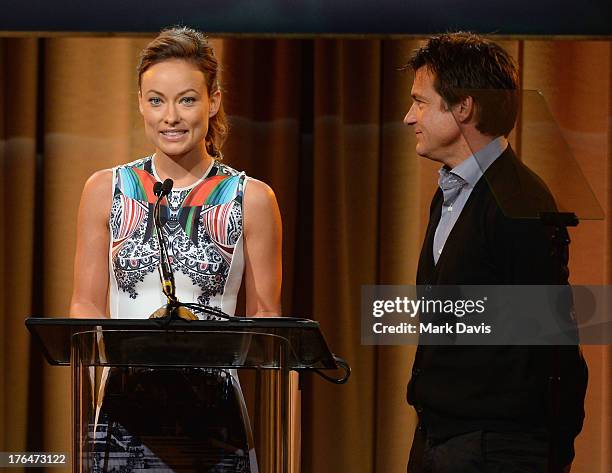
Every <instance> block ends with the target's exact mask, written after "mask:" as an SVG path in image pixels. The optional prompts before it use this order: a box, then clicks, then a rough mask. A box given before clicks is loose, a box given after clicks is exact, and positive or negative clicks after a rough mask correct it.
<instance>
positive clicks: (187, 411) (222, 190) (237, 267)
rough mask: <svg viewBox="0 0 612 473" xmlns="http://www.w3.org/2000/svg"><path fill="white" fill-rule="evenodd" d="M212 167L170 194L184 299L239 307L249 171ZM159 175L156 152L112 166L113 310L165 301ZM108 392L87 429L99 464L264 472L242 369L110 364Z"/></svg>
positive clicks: (165, 205)
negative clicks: (157, 222)
mask: <svg viewBox="0 0 612 473" xmlns="http://www.w3.org/2000/svg"><path fill="white" fill-rule="evenodd" d="M204 176H205V177H203V178H202V179H201V180H199V181H198V182H196V183H195V184H193V185H191V186H189V187H185V188H177V189H173V190H172V192H171V194H170V195H169V196H168V197H167V198H165V199H164V200H162V207H161V221H162V226H163V231H162V233H163V235H164V238H165V239H166V244H167V247H168V255H169V259H170V262H171V265H172V268H173V270H174V275H175V281H176V293H177V296H178V298H179V300H181V301H183V302H197V303H200V304H204V305H208V306H212V307H216V308H219V309H221V310H223V311H224V312H225V313H228V314H230V315H231V314H233V313H234V311H235V308H236V298H237V295H238V289H239V288H240V283H241V280H242V273H243V269H244V258H243V218H242V199H243V193H244V189H245V185H246V183H247V180H248V178H247V177H246V176H245V174H244V173H238V172H237V171H235V170H234V169H232V168H230V167H228V166H225V165H224V164H221V163H218V162H216V161H215V162H213V163H212V164H211V167H210V168H209V170H208V171H207V172H206V173H205V175H204ZM158 181H161V180H160V179H159V176H158V175H157V173H156V172H155V167H154V162H153V157H152V156H149V157H146V158H143V159H140V160H138V161H134V162H132V163H129V164H125V165H122V166H119V167H116V168H114V169H113V203H112V208H111V213H110V231H111V243H110V252H109V258H110V268H111V271H110V312H111V317H113V318H119V317H120V318H148V317H149V315H150V314H151V313H153V312H154V311H155V310H156V309H157V308H159V307H160V306H162V305H163V304H165V303H166V300H165V296H164V295H163V294H162V291H161V286H160V281H159V275H158V272H157V266H158V264H159V247H158V244H157V239H156V236H155V231H154V227H153V207H154V204H155V201H156V197H155V195H154V194H153V185H154V184H155V182H158ZM199 316H200V317H201V318H204V317H206V316H202V315H199ZM104 392H105V393H104V396H103V401H102V402H101V404H100V406H99V409H98V413H97V415H96V419H95V420H94V421H93V422H92V424H91V425H90V428H89V432H90V435H89V439H90V451H93V454H92V458H91V459H90V465H91V470H92V471H100V472H103V471H104V472H106V471H108V472H112V471H116V472H136V471H148V472H153V471H181V472H187V471H189V472H206V473H227V472H250V473H256V472H257V463H256V460H255V453H254V450H253V442H252V438H251V431H250V426H249V420H248V415H247V413H246V407H245V403H244V399H243V396H242V392H241V390H240V385H239V383H238V380H237V378H236V376H235V372H232V371H227V370H211V369H142V368H129V369H125V368H112V369H111V371H110V374H108V378H107V379H106V381H105V383H104Z"/></svg>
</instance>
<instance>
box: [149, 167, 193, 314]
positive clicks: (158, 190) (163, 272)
mask: <svg viewBox="0 0 612 473" xmlns="http://www.w3.org/2000/svg"><path fill="white" fill-rule="evenodd" d="M173 185H174V182H173V181H172V179H166V180H165V181H164V182H163V184H162V183H161V182H156V183H155V184H154V185H153V193H154V194H155V195H156V196H157V201H156V202H155V207H154V209H153V225H154V227H155V235H156V236H157V244H158V246H159V266H158V267H157V269H158V270H159V279H160V280H161V285H162V291H163V293H164V295H165V296H166V299H167V300H168V303H167V304H166V305H164V306H163V307H160V308H159V309H157V310H156V311H155V312H153V314H151V316H150V317H149V318H150V319H157V318H165V317H167V318H168V322H169V321H170V320H172V319H173V318H176V317H178V318H181V319H186V320H198V318H197V317H196V316H195V315H194V314H193V312H191V311H190V310H188V309H186V308H185V307H184V306H183V305H182V304H181V303H180V302H179V300H178V299H177V297H176V284H175V282H174V272H173V271H172V266H171V265H170V259H169V258H168V248H167V247H166V241H165V240H164V236H163V234H162V224H161V210H160V209H161V205H160V204H161V201H162V199H163V198H164V197H166V196H167V195H169V194H170V192H171V191H172V186H173Z"/></svg>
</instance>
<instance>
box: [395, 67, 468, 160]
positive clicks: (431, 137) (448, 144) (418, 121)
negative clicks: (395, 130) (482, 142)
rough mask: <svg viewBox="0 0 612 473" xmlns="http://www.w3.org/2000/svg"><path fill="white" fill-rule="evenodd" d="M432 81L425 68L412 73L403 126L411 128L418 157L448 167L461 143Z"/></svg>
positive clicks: (460, 149)
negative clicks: (410, 103) (410, 100)
mask: <svg viewBox="0 0 612 473" xmlns="http://www.w3.org/2000/svg"><path fill="white" fill-rule="evenodd" d="M434 79H435V75H434V74H433V73H432V72H430V71H429V69H428V68H427V67H426V66H425V67H421V68H420V69H418V70H417V71H416V74H415V78H414V83H413V84H412V91H411V95H412V99H413V103H412V106H411V107H410V110H408V113H407V114H406V116H405V117H404V123H406V124H407V125H412V126H413V127H414V132H415V135H416V142H417V144H416V152H417V154H418V155H419V156H423V157H425V158H428V159H431V160H433V161H438V162H441V163H443V164H449V163H451V162H453V161H455V160H456V159H457V158H458V157H459V156H458V154H460V153H461V152H462V147H463V146H462V144H463V143H464V142H463V137H462V136H461V131H460V130H459V126H458V125H457V122H456V121H455V118H454V117H453V114H452V112H451V111H450V109H447V107H446V104H445V103H444V100H443V99H442V97H441V96H440V94H438V92H436V90H435V89H434Z"/></svg>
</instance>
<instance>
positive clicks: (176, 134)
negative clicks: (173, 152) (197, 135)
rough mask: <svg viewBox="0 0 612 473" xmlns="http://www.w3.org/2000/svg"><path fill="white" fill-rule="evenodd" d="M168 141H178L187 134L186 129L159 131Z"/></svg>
mask: <svg viewBox="0 0 612 473" xmlns="http://www.w3.org/2000/svg"><path fill="white" fill-rule="evenodd" d="M159 134H160V135H162V136H163V137H164V139H166V140H168V141H179V140H181V139H182V138H183V136H185V135H186V134H187V130H164V131H160V132H159Z"/></svg>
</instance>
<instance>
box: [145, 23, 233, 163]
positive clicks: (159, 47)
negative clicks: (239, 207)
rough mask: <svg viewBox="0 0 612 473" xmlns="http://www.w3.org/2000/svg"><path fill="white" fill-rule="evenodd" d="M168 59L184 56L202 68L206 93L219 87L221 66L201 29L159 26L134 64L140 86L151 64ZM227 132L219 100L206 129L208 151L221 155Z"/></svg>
mask: <svg viewBox="0 0 612 473" xmlns="http://www.w3.org/2000/svg"><path fill="white" fill-rule="evenodd" d="M168 59H184V60H185V61H189V62H191V63H192V64H194V65H195V66H196V67H197V68H198V69H199V70H201V71H202V72H203V73H204V80H205V81H206V88H207V90H208V95H209V96H210V95H211V94H212V93H214V92H216V91H217V90H219V89H220V86H219V69H220V66H219V63H218V61H217V58H216V57H215V53H214V51H213V48H212V45H211V44H210V42H209V41H208V39H207V38H206V36H205V35H204V34H203V33H201V32H199V31H196V30H194V29H191V28H187V27H185V26H182V27H174V28H168V29H165V30H162V31H161V33H160V34H159V35H158V36H157V38H155V39H154V40H153V41H151V42H150V43H149V44H148V45H147V47H146V48H144V49H143V50H142V52H141V53H140V61H139V62H138V68H137V71H138V89H139V90H140V87H141V83H142V75H143V74H144V73H145V71H146V70H147V69H149V68H150V67H151V66H153V65H154V64H157V63H159V62H162V61H166V60H168ZM227 132H228V125H227V118H226V116H225V111H224V110H223V102H221V104H220V106H219V110H217V113H216V114H215V115H214V116H212V117H211V118H210V120H209V123H208V133H207V134H206V138H205V141H206V150H207V151H208V154H210V155H211V156H214V157H217V158H221V156H222V155H221V147H222V146H223V142H224V141H225V138H226V137H227Z"/></svg>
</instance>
